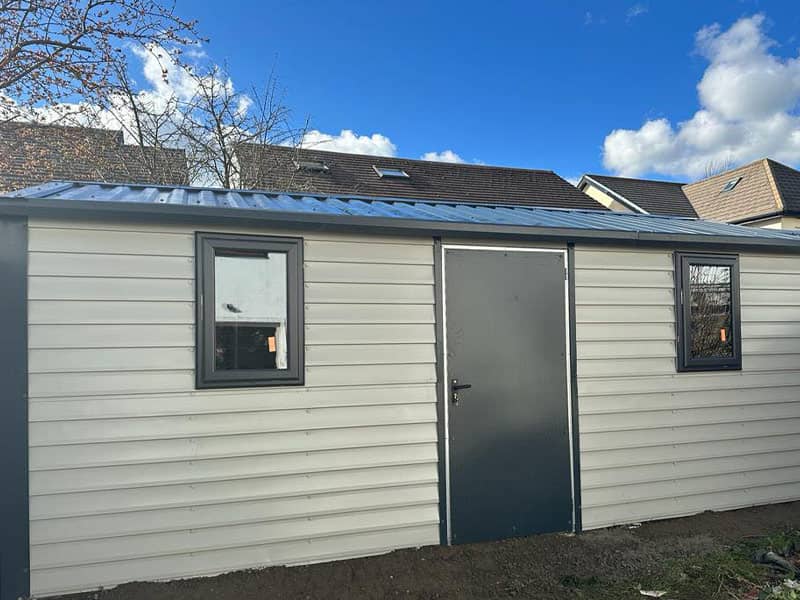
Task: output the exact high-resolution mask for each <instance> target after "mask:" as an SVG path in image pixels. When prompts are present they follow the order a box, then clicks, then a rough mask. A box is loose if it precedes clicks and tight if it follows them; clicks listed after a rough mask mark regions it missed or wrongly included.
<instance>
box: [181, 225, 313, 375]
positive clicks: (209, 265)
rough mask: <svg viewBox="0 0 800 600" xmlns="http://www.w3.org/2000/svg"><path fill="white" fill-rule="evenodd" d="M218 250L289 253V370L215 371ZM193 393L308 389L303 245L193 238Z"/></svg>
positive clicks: (255, 238)
mask: <svg viewBox="0 0 800 600" xmlns="http://www.w3.org/2000/svg"><path fill="white" fill-rule="evenodd" d="M217 250H233V251H242V250H244V251H254V252H285V253H286V305H287V306H286V326H287V327H286V329H287V331H286V345H287V350H286V357H287V363H288V368H287V369H235V370H234V369H232V370H227V371H217V370H216V369H215V368H214V363H215V361H214V350H215V336H216V314H215V307H216V291H215V265H214V257H215V252H216V251H217ZM195 264H196V269H195V270H196V274H195V288H196V317H195V321H196V323H195V324H196V328H195V330H196V335H195V338H196V348H195V354H196V356H195V387H196V388H197V389H206V388H238V387H268V386H284V385H304V384H305V341H304V327H305V324H304V322H305V319H304V300H303V239H302V238H296V237H276V236H261V235H241V234H220V233H208V232H196V233H195Z"/></svg>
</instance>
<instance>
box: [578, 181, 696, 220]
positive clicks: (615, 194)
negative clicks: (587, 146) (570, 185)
mask: <svg viewBox="0 0 800 600" xmlns="http://www.w3.org/2000/svg"><path fill="white" fill-rule="evenodd" d="M584 180H586V181H589V182H591V183H592V184H594V185H596V186H597V187H599V188H600V189H601V190H602V191H603V192H605V193H606V194H608V195H609V196H611V197H613V198H614V199H615V200H619V201H620V202H622V203H623V204H624V205H625V206H627V207H628V208H632V209H633V210H635V211H637V212H639V213H641V214H643V215H649V214H650V213H649V212H648V211H646V210H645V209H643V208H642V207H641V206H639V205H638V204H636V203H635V202H633V201H632V200H628V199H627V198H626V197H625V196H623V195H622V194H620V193H619V192H616V191H614V190H612V189H611V188H610V187H608V186H606V185H603V184H602V183H600V182H599V181H597V180H596V179H594V178H593V177H592V176H591V175H582V176H581V179H580V181H578V189H579V190H581V191H582V192H583V189H582V188H581V187H580V185H581V183H583V182H584ZM584 193H585V192H584ZM587 195H588V194H587ZM656 216H657V215H656ZM686 218H690V217H686Z"/></svg>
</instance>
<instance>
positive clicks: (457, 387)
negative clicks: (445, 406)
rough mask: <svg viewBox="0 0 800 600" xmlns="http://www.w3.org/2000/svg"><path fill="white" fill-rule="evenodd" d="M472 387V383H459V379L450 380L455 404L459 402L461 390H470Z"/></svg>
mask: <svg viewBox="0 0 800 600" xmlns="http://www.w3.org/2000/svg"><path fill="white" fill-rule="evenodd" d="M471 387H472V384H471V383H458V379H451V380H450V401H451V402H452V403H453V404H458V400H459V393H458V392H459V390H468V389H469V388H471Z"/></svg>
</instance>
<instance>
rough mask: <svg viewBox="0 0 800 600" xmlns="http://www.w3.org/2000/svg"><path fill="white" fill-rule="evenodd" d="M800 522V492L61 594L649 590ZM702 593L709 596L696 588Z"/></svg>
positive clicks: (513, 594)
mask: <svg viewBox="0 0 800 600" xmlns="http://www.w3.org/2000/svg"><path fill="white" fill-rule="evenodd" d="M798 528H800V502H794V503H787V504H778V505H772V506H765V507H759V508H749V509H744V510H738V511H730V512H724V513H704V514H701V515H697V516H693V517H688V518H683V519H672V520H668V521H658V522H654V523H645V524H643V525H642V526H641V527H639V528H636V529H628V528H625V527H617V528H612V529H605V530H599V531H590V532H586V533H583V534H581V535H578V536H569V535H539V536H533V537H529V538H522V539H515V540H506V541H502V542H493V543H486V544H473V545H464V546H454V547H449V548H448V547H426V548H421V549H419V550H401V551H396V552H392V553H390V554H385V555H382V556H375V557H369V558H362V559H356V560H347V561H340V562H334V563H325V564H317V565H308V566H299V567H289V568H286V567H272V568H266V569H261V570H255V571H240V572H234V573H228V574H226V575H221V576H218V577H212V578H199V579H187V580H180V581H172V582H167V583H131V584H126V585H122V586H119V587H117V588H114V589H111V590H107V591H102V592H99V593H90V594H77V595H72V596H65V597H63V598H64V599H66V598H69V599H70V600H78V599H80V600H89V599H100V600H189V599H193V600H194V599H206V598H207V599H212V600H255V599H259V600H261V599H264V600H267V599H268V600H281V599H295V598H297V599H314V600H316V599H323V598H324V599H334V598H336V599H338V598H342V599H344V598H348V599H350V598H369V599H379V598H408V599H414V600H434V599H436V600H439V599H450V598H453V599H455V598H458V599H463V598H481V599H483V598H535V599H537V600H551V599H552V600H555V599H559V600H563V599H571V598H586V599H591V600H600V599H603V600H605V599H606V598H608V599H617V598H619V599H620V600H624V599H625V598H631V599H637V598H638V599H640V600H641V599H642V598H643V596H641V595H640V594H639V592H638V590H637V589H636V585H637V582H642V583H643V584H645V585H646V584H647V583H649V582H650V581H652V580H657V579H658V577H659V576H660V574H661V573H662V572H664V570H665V569H667V568H671V567H669V565H673V566H674V563H675V562H676V561H682V562H681V565H684V563H685V562H686V561H687V560H689V561H691V560H695V559H697V560H700V561H702V560H703V557H708V556H716V553H720V552H724V551H726V549H727V548H729V547H730V545H732V544H736V543H738V542H741V541H742V540H746V539H748V538H753V537H761V536H767V535H770V534H773V533H778V532H782V531H788V530H797V529H798ZM681 568H683V566H682V567H681ZM682 577H684V575H683V574H682ZM706 583H707V582H706ZM712 584H713V585H710V586H707V587H708V589H709V590H710V589H712V588H713V589H716V583H714V582H712ZM692 589H694V588H692ZM697 589H704V588H702V587H698V588H697ZM612 590H614V591H612ZM621 590H622V591H621ZM701 593H702V594H703V595H702V596H700V595H694V594H701ZM706 594H708V595H706ZM712 597H717V594H716V593H712V592H708V593H707V592H699V591H698V592H687V591H685V590H684V591H683V592H678V595H676V593H672V594H670V595H667V596H665V598H666V599H667V600H672V599H673V598H686V600H705V599H706V598H712ZM720 597H722V596H720ZM724 597H726V598H728V597H730V594H729V593H728V595H726V596H724Z"/></svg>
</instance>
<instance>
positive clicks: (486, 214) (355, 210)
mask: <svg viewBox="0 0 800 600" xmlns="http://www.w3.org/2000/svg"><path fill="white" fill-rule="evenodd" d="M15 200H16V201H17V202H16V203H17V205H18V206H21V207H23V206H24V205H26V204H28V205H30V206H31V207H36V208H39V209H50V210H52V209H55V208H57V207H58V208H63V207H72V208H77V206H71V205H83V207H84V208H86V209H92V210H117V211H120V210H123V211H124V210H126V209H127V210H128V211H129V212H130V211H131V209H142V210H135V211H133V212H137V213H141V212H148V213H161V214H165V215H166V214H171V215H176V214H178V215H180V214H191V215H193V216H200V217H202V216H206V217H212V216H216V217H223V216H238V217H247V218H248V219H252V218H255V219H258V220H259V221H264V222H270V221H274V222H276V223H300V224H302V223H318V224H319V223H327V224H330V223H335V224H343V223H344V224H346V223H347V222H348V221H349V222H357V223H358V226H359V227H367V228H368V227H370V226H376V227H377V226H381V227H384V228H385V227H394V226H398V225H400V224H401V223H402V224H403V225H402V226H401V227H405V228H421V229H426V230H430V229H433V230H436V229H437V228H438V229H441V230H442V231H455V230H457V231H469V232H482V231H486V232H495V233H504V232H510V231H511V230H512V229H513V232H514V233H516V234H522V235H526V230H527V229H528V228H531V229H530V231H531V234H533V233H534V231H536V232H538V233H539V234H542V233H543V232H544V234H547V232H548V230H552V232H553V234H555V233H556V231H557V232H558V233H559V234H563V233H564V232H575V233H578V234H580V235H579V236H578V237H579V238H581V239H586V238H588V237H601V238H610V239H617V238H619V239H628V240H630V239H634V238H635V239H637V240H638V239H649V240H654V241H656V240H661V241H665V240H669V239H678V238H679V239H680V241H683V242H687V241H693V240H698V241H700V240H704V241H705V242H708V241H710V240H708V239H707V238H711V237H714V238H720V239H723V240H724V241H725V242H727V243H738V242H741V243H745V244H747V243H748V242H750V243H755V244H765V245H766V244H769V243H772V244H774V245H777V246H787V247H798V245H799V244H800V239H799V238H798V236H797V235H794V234H791V233H788V232H783V231H780V230H775V229H760V228H753V227H744V226H741V225H731V224H727V223H717V222H711V221H703V220H699V219H695V218H689V217H666V216H655V215H642V214H634V213H623V212H611V211H594V210H580V209H559V208H540V207H532V206H516V205H505V204H484V203H475V202H458V201H429V200H414V199H397V198H371V197H358V196H318V195H302V194H291V195H290V194H276V193H269V192H262V191H250V190H227V189H219V188H192V187H176V186H169V187H163V186H147V185H131V184H103V183H88V182H65V181H56V182H50V183H46V184H42V185H39V186H35V187H30V188H26V189H23V190H19V191H16V192H12V193H9V194H7V195H6V200H4V201H2V202H0V209H2V205H3V204H12V205H13V204H15ZM20 210H22V208H21V209H20ZM671 236H678V237H677V238H673V237H671ZM748 245H749V244H748Z"/></svg>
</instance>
